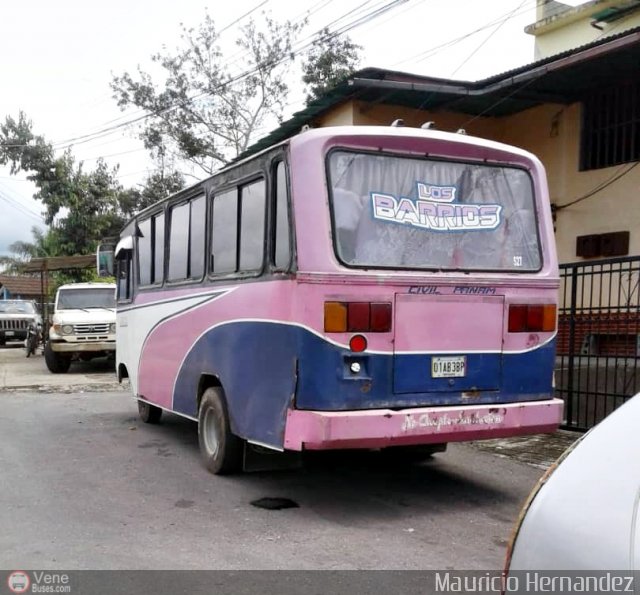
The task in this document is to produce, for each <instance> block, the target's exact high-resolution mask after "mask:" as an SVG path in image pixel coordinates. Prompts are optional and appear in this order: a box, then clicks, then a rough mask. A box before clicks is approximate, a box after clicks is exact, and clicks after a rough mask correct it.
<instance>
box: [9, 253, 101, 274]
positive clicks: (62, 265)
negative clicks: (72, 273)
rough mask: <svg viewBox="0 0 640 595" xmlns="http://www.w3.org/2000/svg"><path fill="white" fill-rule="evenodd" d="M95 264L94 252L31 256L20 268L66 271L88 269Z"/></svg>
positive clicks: (41, 270)
mask: <svg viewBox="0 0 640 595" xmlns="http://www.w3.org/2000/svg"><path fill="white" fill-rule="evenodd" d="M95 266H96V256H95V255H94V254H88V255H81V256H49V257H47V258H32V259H31V260H30V261H29V262H27V263H25V264H23V265H22V267H21V270H23V271H25V272H28V273H32V272H44V271H49V272H50V271H67V270H78V269H88V268H91V267H95Z"/></svg>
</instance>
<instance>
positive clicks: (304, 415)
mask: <svg viewBox="0 0 640 595" xmlns="http://www.w3.org/2000/svg"><path fill="white" fill-rule="evenodd" d="M562 408H563V401H562V400H561V399H549V400H545V401H530V402H525V403H522V402H521V403H508V404H492V405H461V406H452V407H419V408H413V409H402V410H399V411H395V410H391V409H374V410H364V411H302V410H297V409H290V410H289V411H288V413H287V423H286V427H285V436H284V448H285V449H287V450H325V449H338V448H383V447H386V446H402V445H413V444H438V443H443V442H462V441H466V440H484V439H488V438H504V437H508V436H518V435H522V434H538V433H544V432H553V431H555V430H556V429H557V428H558V426H559V425H560V422H561V421H562Z"/></svg>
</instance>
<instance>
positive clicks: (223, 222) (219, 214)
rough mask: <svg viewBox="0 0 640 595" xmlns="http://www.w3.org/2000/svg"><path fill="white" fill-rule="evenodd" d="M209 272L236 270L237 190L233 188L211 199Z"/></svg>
mask: <svg viewBox="0 0 640 595" xmlns="http://www.w3.org/2000/svg"><path fill="white" fill-rule="evenodd" d="M212 211H213V225H212V232H211V259H210V260H211V267H210V268H211V272H212V273H214V274H218V273H235V272H236V271H237V270H238V254H237V249H238V190H237V188H233V189H232V190H227V191H226V192H222V193H220V194H217V195H216V196H214V197H213V209H212Z"/></svg>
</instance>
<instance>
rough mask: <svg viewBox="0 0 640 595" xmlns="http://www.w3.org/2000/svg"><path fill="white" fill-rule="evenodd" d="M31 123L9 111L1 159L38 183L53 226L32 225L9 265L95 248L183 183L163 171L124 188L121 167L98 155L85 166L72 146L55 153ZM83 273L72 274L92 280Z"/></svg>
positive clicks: (0, 139)
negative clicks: (29, 237) (31, 238)
mask: <svg viewBox="0 0 640 595" xmlns="http://www.w3.org/2000/svg"><path fill="white" fill-rule="evenodd" d="M31 128H32V124H31V122H30V121H29V120H28V119H27V117H26V115H25V114H24V113H22V112H20V115H19V117H18V119H17V120H16V119H14V118H12V117H10V116H9V117H7V118H6V120H5V122H4V123H3V124H1V125H0V165H9V166H10V168H11V173H12V174H16V173H18V172H20V171H23V172H26V173H27V178H28V179H29V180H31V181H32V182H34V183H35V185H36V187H37V189H38V190H37V193H36V194H35V196H34V198H35V199H36V200H39V201H41V202H42V204H43V206H44V208H45V222H46V223H47V225H49V229H48V230H47V231H46V232H44V233H43V232H41V231H40V230H38V229H36V228H34V230H33V231H32V233H33V236H34V242H32V243H29V242H17V243H15V244H14V245H13V246H11V250H12V252H14V253H15V255H16V256H15V257H13V258H9V259H8V261H7V262H5V265H6V266H10V267H15V266H16V265H17V264H19V261H21V260H22V261H24V260H29V259H30V258H32V257H37V256H72V255H74V254H92V253H94V252H95V250H96V248H97V245H98V244H99V243H100V241H101V240H102V239H103V238H106V237H117V236H118V235H119V233H120V229H121V228H122V227H123V225H124V223H125V222H126V220H127V219H128V218H130V217H131V216H132V215H133V214H134V213H136V212H137V211H139V210H140V209H141V208H144V207H146V206H148V205H149V204H152V203H154V202H156V201H157V200H160V199H162V198H164V197H165V196H167V195H168V194H170V193H173V192H176V191H177V190H180V189H181V188H182V187H183V186H184V179H183V178H182V175H181V174H179V173H177V172H170V173H168V174H165V173H164V172H162V171H161V172H156V173H154V174H152V175H150V176H149V177H148V179H147V181H146V184H145V185H144V186H143V187H142V189H140V190H138V189H125V188H123V187H122V185H121V184H120V183H119V182H118V179H117V173H118V168H117V167H114V168H110V167H109V166H108V165H107V164H106V162H105V161H104V160H102V159H99V160H98V162H97V165H96V167H95V169H94V170H93V171H85V170H84V168H83V164H82V163H79V164H76V163H75V160H74V158H73V156H72V154H71V152H70V151H67V152H65V153H64V154H63V155H62V156H61V157H56V156H55V153H54V150H53V147H52V146H51V144H49V143H47V142H46V141H45V139H44V137H42V136H36V135H34V134H33V132H32V130H31ZM76 277H80V278H76ZM85 277H86V275H85V274H84V273H80V274H78V275H76V274H74V279H75V280H76V281H79V280H88V279H87V278H85Z"/></svg>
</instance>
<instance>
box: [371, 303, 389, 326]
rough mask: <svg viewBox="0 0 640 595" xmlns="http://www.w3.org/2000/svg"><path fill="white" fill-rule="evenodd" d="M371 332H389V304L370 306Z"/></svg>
mask: <svg viewBox="0 0 640 595" xmlns="http://www.w3.org/2000/svg"><path fill="white" fill-rule="evenodd" d="M371 330H372V331H373V332H374V333H388V332H389V331H390V330H391V304H371Z"/></svg>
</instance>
